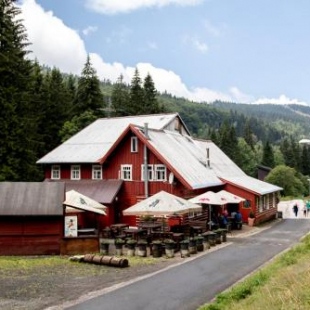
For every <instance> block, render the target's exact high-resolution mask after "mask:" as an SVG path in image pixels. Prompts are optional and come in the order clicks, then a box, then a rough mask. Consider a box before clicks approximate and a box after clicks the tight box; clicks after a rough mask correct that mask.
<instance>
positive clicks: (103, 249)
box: [100, 240, 110, 255]
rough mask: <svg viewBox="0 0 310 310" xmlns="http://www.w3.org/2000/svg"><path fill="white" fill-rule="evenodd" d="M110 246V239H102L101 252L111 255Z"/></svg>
mask: <svg viewBox="0 0 310 310" xmlns="http://www.w3.org/2000/svg"><path fill="white" fill-rule="evenodd" d="M109 246H110V242H109V240H103V241H101V242H100V253H101V254H102V255H109Z"/></svg>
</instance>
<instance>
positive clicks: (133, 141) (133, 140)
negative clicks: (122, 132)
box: [130, 137, 138, 153]
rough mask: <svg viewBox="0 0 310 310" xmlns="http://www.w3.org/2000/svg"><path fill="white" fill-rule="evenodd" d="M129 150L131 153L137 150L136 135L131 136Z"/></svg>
mask: <svg viewBox="0 0 310 310" xmlns="http://www.w3.org/2000/svg"><path fill="white" fill-rule="evenodd" d="M130 151H131V153H137V152H138V137H131V144H130Z"/></svg>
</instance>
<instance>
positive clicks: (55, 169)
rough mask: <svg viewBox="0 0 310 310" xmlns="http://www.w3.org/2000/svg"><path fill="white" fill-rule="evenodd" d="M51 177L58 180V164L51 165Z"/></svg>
mask: <svg viewBox="0 0 310 310" xmlns="http://www.w3.org/2000/svg"><path fill="white" fill-rule="evenodd" d="M51 178H52V179H53V180H59V179H60V166H59V165H53V166H52V173H51Z"/></svg>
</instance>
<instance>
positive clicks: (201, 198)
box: [189, 191, 227, 206]
mask: <svg viewBox="0 0 310 310" xmlns="http://www.w3.org/2000/svg"><path fill="white" fill-rule="evenodd" d="M189 201H190V202H193V203H203V204H208V205H218V206H222V205H225V204H226V203H227V202H226V201H223V200H221V197H220V196H219V195H217V193H214V192H212V191H208V192H205V193H203V194H201V195H198V196H196V197H194V198H191V199H189Z"/></svg>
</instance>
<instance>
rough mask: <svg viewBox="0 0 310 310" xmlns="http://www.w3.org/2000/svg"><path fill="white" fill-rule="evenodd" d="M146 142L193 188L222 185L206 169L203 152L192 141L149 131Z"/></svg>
mask: <svg viewBox="0 0 310 310" xmlns="http://www.w3.org/2000/svg"><path fill="white" fill-rule="evenodd" d="M149 137H150V140H148V142H149V143H150V144H151V145H152V147H153V148H154V149H155V150H157V152H158V153H160V155H161V156H162V157H163V158H164V159H165V160H166V162H168V163H169V164H170V167H172V168H173V169H174V170H175V172H177V173H178V174H179V175H181V176H182V178H183V179H184V180H185V181H186V182H187V183H188V184H189V185H190V186H191V187H192V188H193V189H199V188H205V187H211V186H218V185H223V182H222V181H221V180H220V179H219V178H218V177H217V176H216V174H215V173H214V171H213V170H212V169H210V168H208V167H206V160H205V152H204V151H203V150H202V149H200V148H199V147H197V145H196V144H195V143H194V141H193V139H192V138H191V137H189V136H183V135H181V134H179V133H177V132H170V131H155V130H149Z"/></svg>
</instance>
